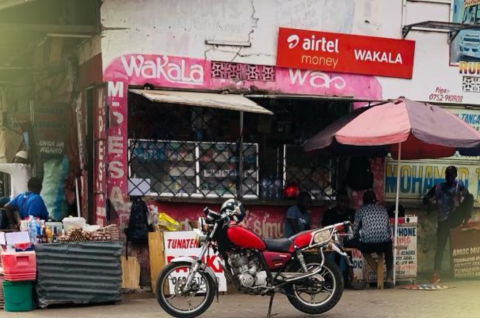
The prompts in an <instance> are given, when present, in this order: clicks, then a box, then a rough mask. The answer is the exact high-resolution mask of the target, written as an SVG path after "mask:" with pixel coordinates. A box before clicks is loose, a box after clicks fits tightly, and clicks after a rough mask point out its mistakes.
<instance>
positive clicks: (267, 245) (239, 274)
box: [156, 199, 351, 318]
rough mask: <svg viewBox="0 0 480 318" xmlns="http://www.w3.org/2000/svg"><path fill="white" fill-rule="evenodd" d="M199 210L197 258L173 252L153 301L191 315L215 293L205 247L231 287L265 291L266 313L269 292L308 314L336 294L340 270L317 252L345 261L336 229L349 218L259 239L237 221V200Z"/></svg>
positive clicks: (345, 226) (346, 227)
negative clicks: (215, 257)
mask: <svg viewBox="0 0 480 318" xmlns="http://www.w3.org/2000/svg"><path fill="white" fill-rule="evenodd" d="M204 213H205V218H200V219H199V230H197V234H198V236H197V238H198V243H199V245H201V246H202V248H201V252H200V255H199V256H198V258H192V257H179V258H175V259H173V260H172V262H171V263H170V264H169V265H167V266H166V267H165V268H164V269H163V270H162V271H161V273H160V274H159V276H158V278H157V287H156V288H157V290H156V292H157V293H156V294H157V301H158V303H159V304H160V306H161V307H162V308H163V309H164V310H165V311H166V312H167V313H168V314H170V315H172V316H174V317H179V318H190V317H197V316H199V315H201V314H203V313H204V312H205V311H206V310H207V309H208V308H209V307H210V305H211V304H212V302H213V299H214V298H215V295H217V297H218V286H219V285H218V281H217V279H216V277H215V274H214V272H213V270H212V269H211V268H210V267H208V266H207V264H206V263H204V262H202V258H204V256H206V254H207V253H208V251H209V250H211V249H213V251H214V252H215V253H216V254H217V255H218V256H219V257H220V259H221V266H222V268H223V271H224V273H225V276H226V278H227V280H229V281H230V282H231V283H233V284H234V285H235V286H236V288H237V289H239V290H240V291H243V292H245V293H247V294H251V295H262V296H270V297H271V298H270V305H269V308H268V314H267V316H268V317H270V316H271V311H272V303H273V297H274V295H275V293H283V294H285V295H286V296H287V297H288V300H289V301H290V303H291V304H292V305H293V306H294V307H295V308H296V309H298V310H300V311H302V312H304V313H307V314H311V315H316V314H321V313H324V312H327V311H329V310H330V309H332V308H333V307H334V306H335V305H336V304H337V303H338V301H339V300H340V298H341V297H342V294H343V275H342V273H341V271H340V269H339V268H338V266H337V265H336V264H335V263H334V262H332V261H331V260H329V259H328V258H325V255H324V253H323V252H324V250H325V249H326V248H330V249H333V251H335V252H337V253H339V254H340V255H342V256H343V257H345V259H346V262H347V264H348V265H350V266H351V262H350V259H349V257H348V255H347V254H346V253H345V251H344V250H343V247H342V244H341V242H340V238H339V236H340V235H339V234H340V233H341V232H346V233H351V227H350V223H349V222H345V223H339V224H336V225H333V226H329V227H325V228H322V229H318V230H311V231H306V232H302V233H299V234H297V235H295V236H293V237H290V238H285V239H274V240H263V239H262V238H260V237H259V236H257V235H256V234H255V233H254V232H252V231H250V230H248V229H246V228H244V227H242V226H240V225H238V224H239V223H240V222H242V220H243V219H244V218H245V214H246V212H245V209H244V207H243V205H242V204H241V203H240V202H239V201H237V200H233V199H231V200H228V201H226V202H225V203H224V204H223V205H222V208H221V210H220V213H217V212H214V211H211V210H209V209H208V208H206V209H205V210H204ZM307 251H308V252H307ZM312 251H314V253H311V252H312ZM179 273H182V276H183V278H179Z"/></svg>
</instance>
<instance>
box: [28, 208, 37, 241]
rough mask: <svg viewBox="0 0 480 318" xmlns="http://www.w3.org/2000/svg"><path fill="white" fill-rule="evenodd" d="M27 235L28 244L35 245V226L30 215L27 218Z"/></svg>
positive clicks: (33, 219)
mask: <svg viewBox="0 0 480 318" xmlns="http://www.w3.org/2000/svg"><path fill="white" fill-rule="evenodd" d="M28 235H29V236H30V242H31V243H32V244H35V241H36V240H37V224H36V221H35V218H34V217H33V216H32V215H30V216H29V217H28Z"/></svg>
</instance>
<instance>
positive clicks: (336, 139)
mask: <svg viewBox="0 0 480 318" xmlns="http://www.w3.org/2000/svg"><path fill="white" fill-rule="evenodd" d="M304 150H305V151H324V152H331V153H336V154H340V155H341V154H345V155H355V154H356V155H358V154H364V155H372V156H385V155H386V154H388V153H391V154H392V156H393V157H394V158H396V159H397V160H398V163H397V192H396V200H395V229H394V240H395V245H396V244H397V235H398V233H397V228H398V205H399V198H400V161H401V159H402V158H403V159H427V158H430V159H434V158H442V157H449V156H452V155H454V154H455V152H456V151H458V152H459V153H460V154H463V155H471V156H472V155H479V154H480V133H479V132H478V131H476V130H475V129H474V128H473V127H472V126H470V125H469V124H467V123H465V122H464V121H462V120H461V119H460V118H458V117H457V116H455V115H454V114H452V113H450V112H448V111H447V110H444V109H442V108H440V107H438V106H434V105H430V104H426V103H419V102H414V101H411V100H408V99H399V100H397V101H395V102H389V103H385V104H381V105H375V106H372V107H365V108H360V109H357V110H355V111H353V112H351V113H349V114H348V115H346V116H344V117H342V118H340V119H339V120H337V121H336V122H334V123H332V124H331V125H330V126H328V127H327V128H325V129H324V130H322V131H321V132H319V133H318V134H317V135H315V136H314V137H312V138H311V139H310V140H308V141H307V142H306V143H305V144H304ZM396 254H397V253H396V252H395V253H394V264H396V258H397V255H396ZM393 275H394V277H393V279H394V282H395V281H396V271H394V274H393Z"/></svg>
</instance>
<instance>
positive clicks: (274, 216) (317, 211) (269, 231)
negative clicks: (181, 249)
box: [147, 201, 327, 238]
mask: <svg viewBox="0 0 480 318" xmlns="http://www.w3.org/2000/svg"><path fill="white" fill-rule="evenodd" d="M147 205H148V207H149V210H150V212H151V213H154V212H157V213H162V212H163V213H166V214H168V215H169V216H171V217H172V218H174V219H175V220H179V221H181V222H185V223H188V221H197V220H198V218H199V217H203V216H204V214H203V209H204V208H205V207H206V206H208V207H209V208H210V209H212V210H214V211H218V210H219V209H220V206H219V205H214V204H198V203H169V202H154V201H151V202H148V203H147ZM292 205H295V201H292ZM245 207H246V208H247V210H248V213H247V217H246V220H244V224H245V225H246V226H247V227H248V228H250V229H252V230H253V231H254V232H255V233H256V234H258V235H260V236H262V237H264V238H279V237H283V226H284V222H285V215H286V213H287V209H288V208H289V206H271V205H249V204H248V201H246V202H245ZM326 209H327V206H322V207H315V208H312V209H310V212H311V224H312V227H314V228H317V227H319V225H320V221H321V218H322V216H323V213H324V212H325V211H326ZM183 226H186V224H184V225H183Z"/></svg>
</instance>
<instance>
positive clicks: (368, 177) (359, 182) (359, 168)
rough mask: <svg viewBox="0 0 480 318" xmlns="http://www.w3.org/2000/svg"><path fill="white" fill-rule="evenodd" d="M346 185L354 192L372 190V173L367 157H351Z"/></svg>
mask: <svg viewBox="0 0 480 318" xmlns="http://www.w3.org/2000/svg"><path fill="white" fill-rule="evenodd" d="M347 185H348V186H349V187H350V188H351V189H352V190H356V191H363V190H368V189H371V188H373V172H372V168H371V167H370V160H369V159H368V157H352V158H350V165H349V167H348V173H347Z"/></svg>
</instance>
